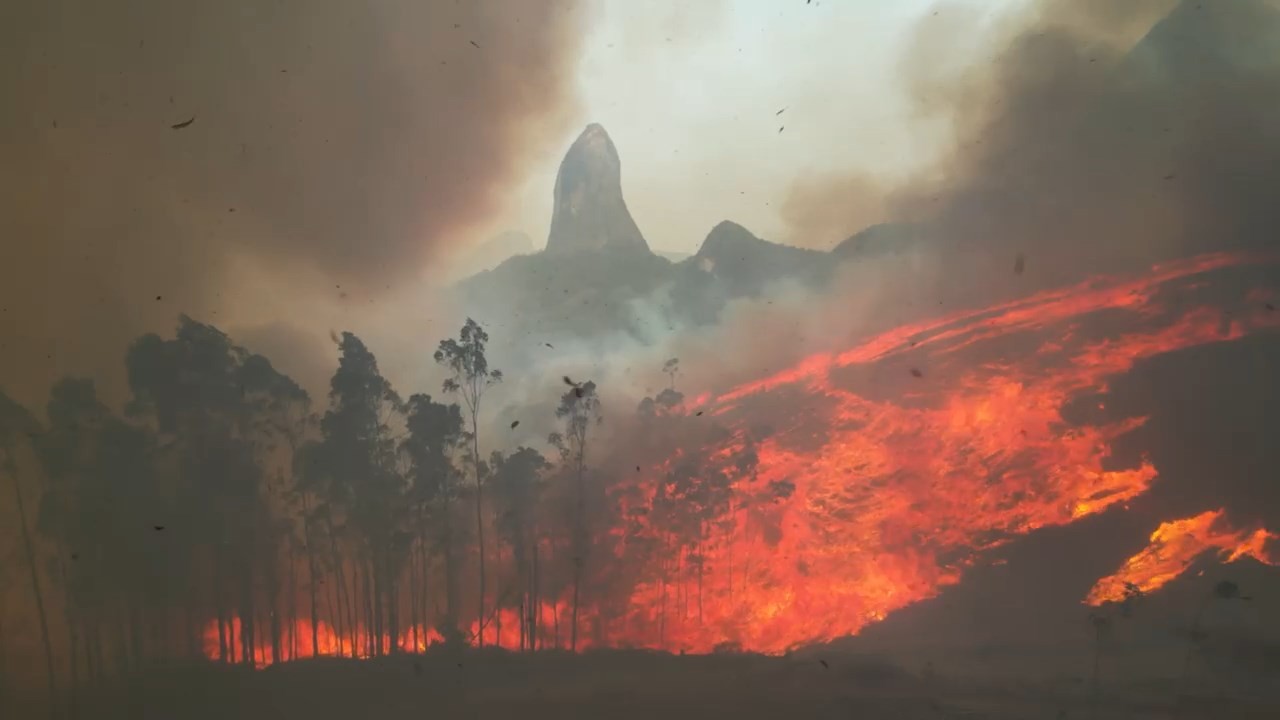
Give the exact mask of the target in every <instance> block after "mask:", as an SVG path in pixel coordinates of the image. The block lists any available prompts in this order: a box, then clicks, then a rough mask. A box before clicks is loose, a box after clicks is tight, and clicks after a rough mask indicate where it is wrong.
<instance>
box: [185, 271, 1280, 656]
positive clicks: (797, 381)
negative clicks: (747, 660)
mask: <svg viewBox="0 0 1280 720" xmlns="http://www.w3.org/2000/svg"><path fill="white" fill-rule="evenodd" d="M1258 262H1272V260H1271V259H1261V258H1255V257H1245V256H1238V255H1226V254H1215V255H1208V256H1202V257H1198V258H1192V259H1188V260H1184V261H1179V262H1173V263H1169V264H1165V265H1160V266H1157V267H1155V268H1153V269H1152V271H1151V272H1150V273H1148V274H1146V275H1145V276H1143V277H1139V278H1120V279H1117V278H1100V279H1093V280H1090V281H1087V282H1084V283H1081V284H1078V285H1076V286H1072V287H1068V288H1063V289H1059V290H1054V291H1048V292H1043V293H1039V294H1036V295H1033V296H1031V297H1028V298H1024V299H1022V300H1017V301H1014V302H1009V303H1005V304H1002V305H998V306H995V307H991V308H986V309H983V310H975V311H966V312H959V313H954V314H951V315H948V316H945V317H941V318H936V319H931V320H927V321H923V322H919V323H915V324H911V325H907V326H904V327H900V328H897V329H894V330H891V331H889V332H885V333H882V334H880V335H877V336H874V337H871V338H869V339H867V340H865V341H863V342H861V343H860V344H858V345H856V346H855V347H852V348H849V349H847V350H844V351H842V352H838V353H826V354H818V355H814V356H811V357H808V358H805V359H803V360H801V361H800V362H798V363H797V364H796V365H795V366H794V367H792V368H790V369H788V370H785V371H783V372H780V373H777V374H774V375H772V376H770V377H767V378H763V379H760V380H756V381H754V382H750V383H747V384H744V385H741V386H739V387H737V388H734V389H732V390H730V391H728V392H726V393H723V394H721V395H719V396H718V397H714V398H712V397H705V396H699V398H698V401H697V404H696V407H697V409H698V413H697V414H698V415H702V413H703V409H704V408H705V411H706V413H707V415H709V416H711V417H709V418H704V419H703V421H708V420H712V419H714V422H715V423H718V424H719V425H720V426H722V427H724V428H725V432H724V433H723V434H722V436H721V437H720V438H719V439H717V440H714V441H712V442H710V443H709V444H708V445H706V446H704V447H700V448H697V449H689V450H688V451H682V452H678V453H676V454H675V455H674V456H673V457H671V458H670V459H668V460H667V462H665V463H664V464H663V465H662V466H661V467H660V471H659V473H658V474H656V475H653V474H648V475H646V474H643V473H638V474H637V475H636V478H637V479H636V480H634V481H631V482H630V483H629V484H625V485H622V486H620V487H619V488H617V489H616V490H615V492H614V495H613V497H614V499H615V500H616V502H617V504H618V505H619V506H620V510H621V515H620V516H621V517H622V518H625V519H626V520H627V522H626V523H625V527H611V528H607V529H602V530H600V531H599V532H597V533H596V535H595V545H594V547H593V548H592V553H593V554H594V557H595V558H597V561H596V564H597V565H599V566H604V567H605V568H606V570H605V571H604V574H602V575H601V576H600V577H598V578H593V579H592V582H596V583H597V584H600V583H604V584H608V583H607V582H606V581H607V580H608V579H609V577H608V571H609V570H613V569H614V568H624V567H625V568H630V570H629V571H628V572H627V574H626V576H625V580H617V579H616V578H615V579H614V581H613V584H614V585H617V586H621V590H620V591H619V590H618V588H617V587H614V586H611V587H607V588H599V587H591V584H590V582H589V583H587V584H588V592H587V593H586V594H587V596H588V598H587V600H586V606H585V607H583V608H582V611H581V613H580V616H581V617H582V618H586V620H585V621H584V622H583V623H582V625H581V626H582V633H581V636H580V640H579V645H580V647H584V646H591V645H608V646H615V647H649V648H661V649H665V650H673V651H674V650H679V651H688V652H709V651H713V650H716V649H718V648H724V647H733V648H740V649H743V650H752V651H759V652H765V653H778V652H784V651H787V650H789V649H791V648H795V647H797V646H799V645H803V644H807V643H812V642H819V641H824V640H828V639H832V638H835V637H840V636H845V635H850V634H855V633H857V632H858V631H859V630H860V629H861V628H863V627H865V626H866V625H868V624H869V623H873V622H876V621H878V620H881V619H883V618H884V617H885V616H887V615H888V614H889V613H891V612H893V611H894V610H897V609H899V608H902V607H904V606H906V605H909V604H912V603H915V602H918V601H920V600H923V599H926V598H930V597H933V596H935V595H937V594H938V593H939V592H940V591H941V589H942V588H944V587H946V586H948V585H951V584H954V583H956V582H958V581H959V580H960V578H961V576H962V574H963V573H964V571H965V569H966V568H968V567H971V566H972V565H973V564H974V563H976V562H979V561H981V560H982V558H983V554H984V552H985V551H988V550H990V549H992V548H994V547H997V546H999V545H1001V544H1003V543H1006V542H1008V541H1009V540H1010V539H1012V538H1015V537H1017V536H1020V535H1024V534H1026V533H1029V532H1031V531H1034V530H1036V529H1037V528H1042V527H1046V526H1053V525H1064V524H1068V523H1071V522H1073V521H1075V520H1077V519H1079V518H1082V517H1085V516H1088V515H1092V514H1095V513H1099V512H1102V511H1103V510H1106V509H1108V508H1112V507H1115V506H1117V505H1123V504H1124V503H1126V502H1127V501H1129V500H1131V499H1133V498H1135V497H1137V496H1139V495H1141V494H1142V493H1144V492H1145V491H1146V490H1147V489H1148V488H1149V487H1150V486H1151V484H1152V483H1153V482H1155V481H1156V479H1157V469H1156V468H1155V467H1154V466H1153V465H1152V464H1151V463H1150V462H1149V461H1145V460H1143V461H1139V462H1138V463H1137V464H1135V465H1134V466H1131V467H1127V468H1116V467H1113V466H1112V465H1111V462H1113V461H1112V460H1111V458H1110V451H1111V446H1112V443H1113V441H1114V440H1115V439H1116V438H1118V437H1119V436H1121V435H1123V434H1125V433H1127V432H1129V431H1131V430H1133V429H1134V428H1136V427H1139V426H1141V425H1142V424H1143V423H1144V422H1145V418H1142V417H1135V418H1125V419H1120V420H1105V421H1104V420H1099V421H1096V422H1094V423H1092V424H1091V423H1088V422H1085V423H1080V422H1077V423H1075V424H1072V423H1068V422H1067V421H1066V420H1065V419H1064V417H1063V411H1064V408H1065V407H1066V406H1067V405H1068V404H1069V403H1072V402H1073V401H1076V400H1078V399H1079V398H1081V397H1083V396H1085V395H1086V394H1088V393H1095V392H1100V391H1103V390H1105V388H1106V384H1107V382H1108V379H1109V378H1111V377H1113V376H1115V375H1117V374H1119V373H1123V372H1125V371H1127V370H1128V369H1130V368H1132V367H1133V366H1134V364H1135V363H1137V362H1139V361H1141V360H1143V359H1145V358H1149V357H1152V356H1155V355H1158V354H1161V353H1166V352H1170V351H1173V350H1177V349H1181V348H1186V347H1190V346H1195V345H1200V344H1205V343H1213V342H1221V341H1226V340H1232V339H1236V338H1240V337H1242V336H1244V335H1246V334H1249V333H1251V332H1256V331H1262V330H1270V329H1274V328H1276V327H1277V326H1280V317H1277V314H1276V313H1273V312H1268V310H1267V309H1264V308H1265V307H1269V306H1265V305H1264V303H1262V302H1261V301H1258V299H1259V298H1263V297H1267V298H1269V295H1268V294H1267V293H1266V292H1265V291H1260V290H1257V289H1254V290H1253V291H1252V292H1251V293H1250V294H1249V295H1247V296H1246V299H1247V300H1248V303H1247V305H1248V309H1247V310H1246V311H1244V312H1234V313H1231V314H1229V315H1228V314H1226V313H1224V312H1222V311H1220V310H1217V309H1214V308H1213V307H1208V306H1201V307H1192V308H1190V309H1187V307H1188V303H1187V302H1186V296H1187V295H1189V294H1192V293H1191V291H1193V290H1194V289H1195V287H1196V286H1197V283H1199V282H1201V281H1202V280H1203V278H1202V277H1201V276H1203V275H1204V274H1206V273H1209V272H1211V271H1219V270H1224V269H1228V268H1232V267H1236V266H1244V265H1249V264H1253V263H1258ZM1172 297H1178V298H1179V301H1178V302H1177V303H1169V302H1165V301H1164V300H1163V298H1172ZM1104 315H1105V318H1106V324H1105V327H1106V328H1107V330H1106V331H1105V332H1102V331H1099V330H1098V329H1097V324H1096V323H1098V322H1099V320H1098V318H1099V316H1104ZM1117 328H1119V329H1118V330H1117ZM1015 336H1016V338H1017V340H1018V343H1019V345H1018V348H1019V349H1018V350H1016V351H1012V352H1011V351H1009V350H1008V349H1005V350H1004V351H1001V350H1000V349H999V348H1007V347H1008V346H1006V345H1002V344H1000V342H999V341H1001V340H1004V339H1009V338H1014V337H1015ZM978 348H980V349H981V351H982V352H981V355H980V356H978V357H980V358H982V359H981V360H979V361H974V359H973V357H974V356H975V355H974V350H975V349H978ZM993 348H995V349H994V350H993ZM1027 348H1031V349H1030V350H1028V349H1027ZM903 388H906V389H905V390H903ZM689 412H690V413H692V407H691V409H690V411H689ZM765 421H767V424H768V425H769V426H770V427H768V428H767V429H763V430H762V429H761V427H760V425H761V423H762V422H765ZM689 478H694V479H695V480H694V481H688V479H689ZM694 507H700V508H704V509H706V512H702V513H700V514H696V513H693V512H692V511H691V508H694ZM1220 516H1221V512H1220V511H1213V512H1208V513H1204V514H1202V515H1199V516H1196V517H1194V518H1189V519H1185V520H1176V521H1172V522H1169V523H1165V524H1163V525H1161V526H1160V528H1158V529H1157V530H1156V532H1155V533H1154V534H1153V535H1152V545H1151V547H1150V548H1148V549H1147V550H1145V551H1143V552H1142V553H1140V554H1138V555H1136V556H1134V557H1133V558H1131V559H1130V560H1129V561H1128V562H1126V563H1125V565H1124V567H1122V568H1121V569H1120V571H1119V572H1118V573H1117V574H1116V575H1114V576H1112V577H1109V578H1105V579H1103V580H1101V581H1099V583H1098V586H1097V587H1095V588H1094V590H1093V592H1091V593H1090V594H1089V599H1088V602H1090V603H1099V602H1104V601H1106V600H1109V599H1115V598H1116V597H1117V595H1116V593H1117V591H1118V589H1119V590H1120V591H1121V594H1122V590H1123V588H1124V583H1126V582H1132V583H1134V584H1136V585H1137V586H1138V587H1140V588H1142V589H1143V590H1154V589H1156V588H1158V587H1160V586H1161V585H1163V584H1164V583H1165V582H1167V581H1168V580H1169V579H1170V578H1172V577H1174V576H1176V575H1177V573H1178V572H1180V571H1181V570H1182V569H1183V568H1184V567H1185V566H1186V562H1187V561H1188V560H1189V559H1190V558H1192V557H1194V556H1196V555H1198V554H1199V553H1200V552H1204V551H1207V550H1209V549H1217V550H1218V551H1219V553H1220V555H1221V556H1222V557H1223V558H1224V559H1226V560H1233V559H1236V558H1239V557H1244V556H1246V555H1248V556H1251V557H1255V558H1259V559H1267V560H1269V561H1274V560H1275V559H1276V558H1274V557H1272V556H1268V555H1266V553H1265V548H1264V544H1265V543H1266V541H1267V540H1268V539H1273V538H1274V536H1271V535H1268V534H1267V533H1266V532H1264V531H1261V530H1255V531H1252V532H1242V531H1237V530H1233V529H1230V528H1227V527H1226V526H1225V525H1224V524H1222V523H1221V522H1220V520H1221V517H1220ZM599 558H604V560H603V561H601V560H599ZM567 600H568V598H567V596H565V597H560V598H556V599H552V600H550V602H551V603H552V604H551V606H550V610H549V611H548V610H547V609H544V612H547V613H548V614H550V613H559V616H560V617H563V616H564V614H565V608H566V601H567ZM499 612H500V617H503V618H504V619H503V620H502V623H501V624H503V625H505V627H507V628H513V629H511V630H508V631H507V634H505V635H501V636H500V635H499V634H498V631H497V627H496V625H497V623H493V624H488V625H486V628H485V633H486V638H487V639H488V641H489V642H490V643H493V644H500V645H503V646H506V647H514V646H517V642H518V641H517V638H516V631H515V630H514V628H516V627H518V623H519V619H518V615H517V614H515V613H513V612H510V611H508V609H506V608H503V609H501V610H500V611H499ZM507 615H510V617H507ZM304 624H305V623H304ZM539 625H540V626H541V628H542V630H544V631H545V630H546V629H547V628H548V622H546V621H543V622H541V623H539ZM211 629H212V632H213V634H212V637H211V638H210V637H209V636H208V634H207V635H206V638H207V645H206V650H207V651H209V652H210V653H211V656H212V654H213V653H216V651H217V650H218V649H219V640H218V637H217V627H216V624H214V625H212V626H211ZM321 629H322V630H324V632H321V633H319V635H320V637H321V638H322V639H321V640H320V641H319V642H318V643H317V645H318V647H317V648H314V649H313V648H311V647H310V644H309V643H310V629H309V628H307V629H306V630H305V632H304V631H303V629H302V628H298V629H297V630H296V632H295V634H296V635H298V636H303V637H306V638H307V643H304V644H303V645H302V646H301V647H300V648H299V650H298V652H297V655H298V656H307V655H309V654H314V653H315V652H316V651H318V652H319V653H320V654H337V653H338V652H341V651H342V647H341V642H340V641H339V640H338V639H337V637H336V635H335V634H334V633H333V631H332V629H331V628H328V627H327V626H322V628H321ZM472 633H473V636H474V633H475V626H474V625H473V627H472ZM491 633H492V634H491ZM556 633H557V637H559V636H560V631H559V630H558V629H557V631H556ZM362 637H365V638H367V635H362ZM415 637H416V640H415ZM210 640H211V642H212V644H211V645H210V644H208V642H209V641H210ZM438 641H439V636H438V635H433V634H432V633H431V632H428V631H426V630H424V629H422V628H419V629H418V632H417V634H416V636H415V635H414V633H413V631H412V629H411V630H410V631H409V632H407V633H405V634H404V635H403V636H402V637H401V638H400V639H399V641H398V645H399V646H400V647H402V648H412V647H414V646H415V644H416V646H417V647H420V648H421V647H426V646H427V645H429V644H432V643H434V642H438ZM544 644H545V646H548V647H549V646H551V644H550V642H547V643H544ZM347 645H348V648H347V652H348V653H350V652H351V650H350V648H349V645H350V641H349V640H348V641H347ZM363 645H364V646H368V645H369V643H367V642H364V643H363ZM269 660H270V658H260V659H259V661H260V662H264V661H269Z"/></svg>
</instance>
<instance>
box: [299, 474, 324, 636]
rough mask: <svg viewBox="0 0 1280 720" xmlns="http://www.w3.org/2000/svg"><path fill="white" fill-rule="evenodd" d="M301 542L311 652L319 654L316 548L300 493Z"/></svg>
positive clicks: (304, 494)
mask: <svg viewBox="0 0 1280 720" xmlns="http://www.w3.org/2000/svg"><path fill="white" fill-rule="evenodd" d="M302 516H303V517H302V542H303V544H304V545H306V548H307V582H308V584H310V585H311V654H312V655H313V656H314V655H319V654H320V639H319V636H320V623H319V620H318V619H317V617H316V593H317V592H318V591H319V588H317V587H316V585H317V583H318V582H319V579H318V578H317V577H316V549H315V546H313V545H312V544H311V508H310V507H308V503H307V494H306V493H305V492H304V493H302Z"/></svg>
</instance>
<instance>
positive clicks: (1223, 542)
mask: <svg viewBox="0 0 1280 720" xmlns="http://www.w3.org/2000/svg"><path fill="white" fill-rule="evenodd" d="M1277 540H1280V536H1277V535H1274V534H1272V533H1269V532H1267V531H1266V530H1263V529H1256V530H1252V531H1248V530H1236V529H1234V528H1231V527H1229V526H1228V525H1227V524H1226V522H1225V521H1224V519H1223V512H1222V511H1221V510H1210V511H1208V512H1203V513H1200V514H1199V515H1196V516H1195V517H1189V518H1183V519H1181V520H1171V521H1169V522H1163V523H1160V527H1158V528H1156V531H1155V532H1153V533H1151V540H1150V543H1149V544H1148V545H1147V547H1146V548H1144V549H1143V550H1142V552H1140V553H1138V554H1137V555H1134V556H1133V557H1131V558H1129V559H1128V560H1126V561H1125V563H1124V565H1123V566H1121V568H1120V569H1119V570H1118V571H1116V573H1115V574H1114V575H1109V576H1107V577H1105V578H1102V579H1101V580H1099V581H1098V582H1097V584H1095V585H1094V586H1093V589H1092V590H1090V591H1089V595H1088V597H1086V598H1085V602H1086V603H1087V604H1089V605H1101V604H1103V603H1106V602H1119V601H1121V600H1123V599H1124V597H1125V589H1126V587H1127V586H1128V585H1129V584H1132V585H1133V586H1135V587H1137V588H1138V589H1139V590H1141V591H1143V592H1144V593H1146V592H1151V591H1153V590H1158V589H1159V588H1161V587H1162V586H1164V585H1165V584H1166V583H1168V582H1169V581H1170V580H1173V579H1174V578H1176V577H1178V576H1179V575H1181V574H1182V572H1183V571H1184V570H1186V569H1187V567H1189V566H1190V565H1191V563H1192V562H1193V561H1194V560H1195V559H1196V558H1199V557H1201V556H1203V555H1204V554H1205V553H1207V552H1210V551H1213V552H1214V553H1215V554H1216V555H1217V556H1218V558H1219V559H1220V560H1222V561H1223V562H1235V561H1236V560H1239V559H1240V558H1243V557H1251V558H1253V559H1255V560H1258V561H1259V562H1263V563H1267V564H1270V565H1276V564H1280V554H1275V553H1268V552H1267V545H1268V543H1271V542H1275V541H1277Z"/></svg>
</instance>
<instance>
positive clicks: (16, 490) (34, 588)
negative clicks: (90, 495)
mask: <svg viewBox="0 0 1280 720" xmlns="http://www.w3.org/2000/svg"><path fill="white" fill-rule="evenodd" d="M3 452H4V454H5V459H4V469H5V472H6V473H7V474H8V475H9V479H10V480H11V481H12V482H13V497H14V500H16V501H17V504H18V527H19V529H20V530H21V534H22V549H23V552H24V554H25V555H26V559H27V569H28V570H29V571H30V573H31V594H32V595H33V596H34V597H35V601H36V615H37V616H38V618H39V621H40V641H41V642H42V643H43V644H44V661H45V679H46V681H47V682H48V685H49V716H50V717H55V716H56V715H57V712H58V687H57V678H56V676H55V674H54V670H53V642H52V641H51V640H50V639H49V619H48V617H47V615H46V614H45V609H44V593H42V592H41V591H40V571H39V570H38V569H37V567H36V551H35V547H34V546H33V545H32V544H31V533H30V532H29V531H28V530H27V509H26V504H25V503H24V502H23V501H22V483H21V482H19V480H18V472H17V468H16V467H15V466H14V462H13V459H12V458H11V457H10V456H9V451H8V449H3Z"/></svg>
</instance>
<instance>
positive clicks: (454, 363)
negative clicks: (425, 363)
mask: <svg viewBox="0 0 1280 720" xmlns="http://www.w3.org/2000/svg"><path fill="white" fill-rule="evenodd" d="M488 342H489V333H487V332H485V331H484V328H482V327H480V324H479V323H477V322H476V321H475V320H472V319H471V318H467V321H466V323H464V324H463V326H462V329H461V330H460V331H459V332H458V338H457V339H456V340H455V339H453V338H449V339H446V340H441V341H440V347H439V349H438V350H436V352H435V356H434V357H435V361H436V362H437V363H439V364H440V365H443V366H444V367H446V368H448V369H449V371H450V372H452V373H453V374H452V376H451V377H449V378H448V379H447V380H445V381H444V384H443V386H442V387H443V389H444V391H445V392H447V393H458V394H459V395H461V396H462V402H463V405H464V406H465V407H466V409H467V416H468V418H469V419H470V421H471V432H470V440H471V466H472V468H473V469H474V470H475V480H476V554H477V556H478V557H479V563H480V597H479V600H478V602H479V606H480V607H479V613H478V614H477V615H476V617H477V622H478V623H479V626H478V628H477V630H476V638H477V643H478V644H479V645H481V646H483V645H484V625H485V617H486V616H485V609H484V607H485V577H486V575H485V568H484V559H485V549H484V477H483V473H482V467H481V462H480V426H479V420H478V418H479V416H480V401H481V399H483V398H484V395H485V393H486V392H487V391H488V390H489V388H491V387H493V386H494V385H497V384H498V383H500V382H502V371H501V370H497V369H494V368H490V367H489V360H488V359H487V358H486V357H485V354H484V350H485V345H486V344H487V343H488Z"/></svg>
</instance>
